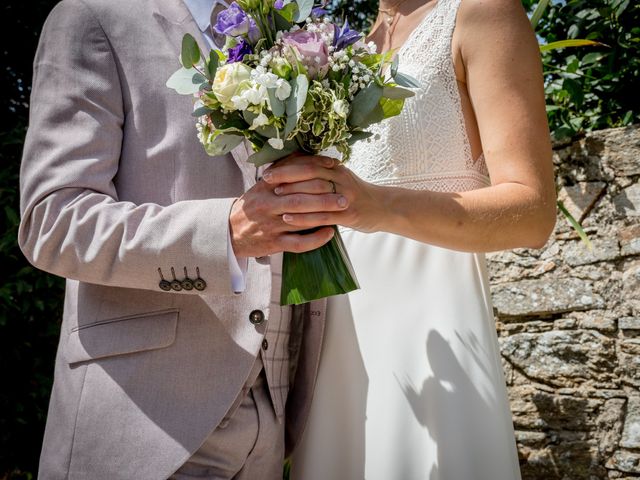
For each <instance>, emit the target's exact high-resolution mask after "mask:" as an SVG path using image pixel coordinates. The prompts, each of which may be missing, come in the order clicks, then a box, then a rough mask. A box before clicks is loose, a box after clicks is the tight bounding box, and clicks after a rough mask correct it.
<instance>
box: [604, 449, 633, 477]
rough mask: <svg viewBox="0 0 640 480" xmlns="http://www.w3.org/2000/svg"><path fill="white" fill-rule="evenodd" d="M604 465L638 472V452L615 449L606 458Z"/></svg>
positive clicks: (629, 471)
mask: <svg viewBox="0 0 640 480" xmlns="http://www.w3.org/2000/svg"><path fill="white" fill-rule="evenodd" d="M606 467H607V468H612V469H616V470H620V471H622V472H627V473H640V454H638V453H632V452H627V451H625V450H617V451H615V452H614V454H613V455H612V456H611V458H610V459H609V460H607V463H606Z"/></svg>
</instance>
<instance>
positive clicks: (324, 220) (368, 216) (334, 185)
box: [263, 155, 387, 232]
mask: <svg viewBox="0 0 640 480" xmlns="http://www.w3.org/2000/svg"><path fill="white" fill-rule="evenodd" d="M321 158H322V163H323V165H325V166H326V167H327V168H323V169H317V168H314V167H313V166H312V165H313V164H316V165H317V156H316V157H314V156H307V155H298V156H295V157H289V158H287V159H286V160H281V161H279V162H278V163H276V164H275V165H273V166H272V167H270V168H269V169H267V170H266V171H265V174H264V175H263V179H264V180H265V181H266V182H267V183H270V184H271V185H275V188H274V192H275V193H276V195H293V194H326V193H337V194H339V195H340V196H341V197H343V198H344V203H345V205H348V208H346V209H345V210H342V211H339V212H317V213H285V214H283V215H282V219H283V221H284V222H285V223H287V224H288V225H291V226H295V227H300V228H301V229H303V228H309V227H311V226H316V225H319V224H323V225H343V226H345V227H351V228H353V229H355V230H359V231H362V232H375V231H378V230H381V229H382V228H381V227H382V224H383V223H384V221H385V218H386V217H387V212H386V208H385V202H384V198H385V195H384V190H385V188H384V187H379V186H377V185H373V184H370V183H367V182H365V181H364V180H361V179H360V178H358V177H357V176H356V175H355V174H354V173H353V172H352V171H351V170H349V169H348V168H346V167H345V166H343V165H341V164H339V163H338V161H337V160H335V159H333V158H330V157H321ZM311 159H314V160H315V161H314V162H310V160H311ZM312 168H314V173H315V174H316V176H315V178H310V177H311V176H312V175H311V172H310V169H312ZM284 178H287V179H288V180H289V183H282V179H284ZM291 179H300V180H299V181H294V182H291ZM339 201H340V200H339Z"/></svg>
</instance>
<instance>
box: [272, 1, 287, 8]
mask: <svg viewBox="0 0 640 480" xmlns="http://www.w3.org/2000/svg"><path fill="white" fill-rule="evenodd" d="M273 8H275V9H276V10H282V9H283V8H284V0H276V1H275V2H274V4H273Z"/></svg>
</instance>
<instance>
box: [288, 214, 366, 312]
mask: <svg viewBox="0 0 640 480" xmlns="http://www.w3.org/2000/svg"><path fill="white" fill-rule="evenodd" d="M333 228H334V230H335V235H334V236H333V238H332V239H331V240H330V241H329V242H328V243H326V244H324V245H323V246H322V247H320V248H317V249H315V250H311V251H309V252H304V253H291V252H284V255H283V260H282V290H281V293H280V304H281V305H299V304H301V303H306V302H310V301H311V300H317V299H319V298H324V297H329V296H331V295H340V294H343V293H348V292H351V291H353V290H356V289H358V288H360V286H359V285H358V280H357V279H356V276H355V273H354V271H353V267H352V266H351V260H349V255H348V254H347V250H346V249H345V247H344V243H343V242H342V238H341V237H340V233H339V232H338V228H337V227H335V226H334V227H333Z"/></svg>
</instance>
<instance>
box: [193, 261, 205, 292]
mask: <svg viewBox="0 0 640 480" xmlns="http://www.w3.org/2000/svg"><path fill="white" fill-rule="evenodd" d="M196 274H197V275H198V277H197V278H196V279H195V280H194V281H193V288H195V289H196V290H200V291H202V290H204V289H205V288H207V282H205V281H204V279H202V278H200V269H199V268H198V267H196Z"/></svg>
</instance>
